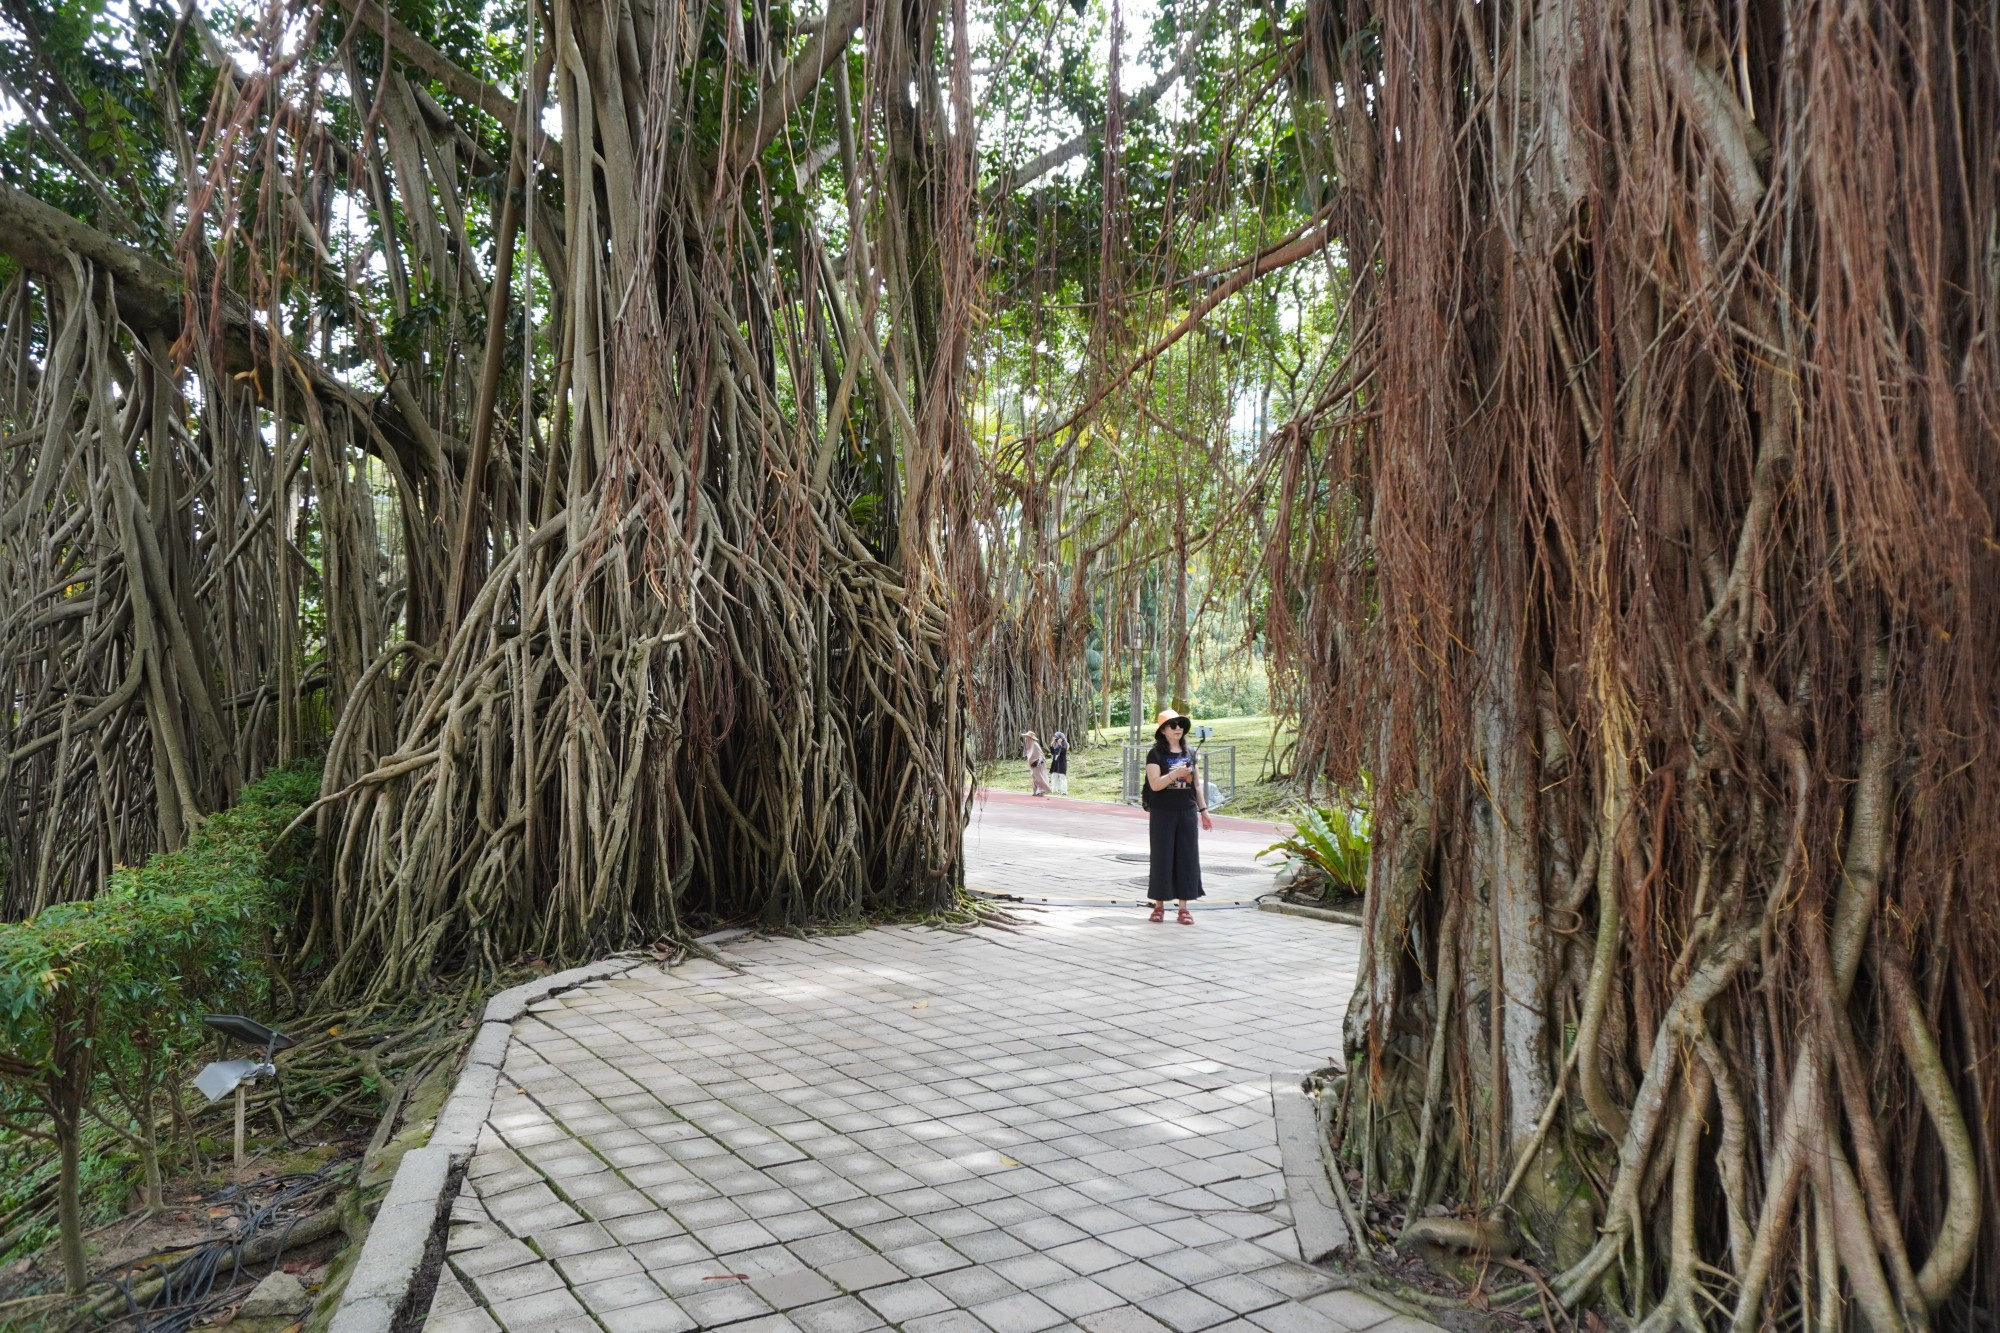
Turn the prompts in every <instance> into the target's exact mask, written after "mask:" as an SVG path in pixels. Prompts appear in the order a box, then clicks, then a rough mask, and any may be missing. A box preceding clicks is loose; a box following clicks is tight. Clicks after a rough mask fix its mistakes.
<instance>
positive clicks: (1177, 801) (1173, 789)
mask: <svg viewBox="0 0 2000 1333" xmlns="http://www.w3.org/2000/svg"><path fill="white" fill-rule="evenodd" d="M1191 755H1192V752H1191V751H1187V750H1183V751H1182V752H1181V753H1179V754H1175V753H1174V752H1173V751H1172V750H1169V749H1168V748H1167V747H1166V746H1165V745H1155V746H1154V747H1153V748H1152V749H1150V750H1148V751H1147V752H1146V762H1147V763H1148V764H1158V765H1159V767H1160V771H1161V772H1162V773H1166V772H1170V771H1172V765H1173V762H1174V760H1176V759H1187V758H1190V757H1191ZM1146 790H1147V800H1146V808H1147V809H1148V810H1192V809H1194V808H1195V799H1194V786H1193V784H1192V783H1189V784H1181V783H1171V784H1169V785H1168V786H1165V787H1162V788H1160V789H1159V790H1158V791H1154V790H1153V789H1152V784H1151V783H1150V782H1149V783H1147V784H1146Z"/></svg>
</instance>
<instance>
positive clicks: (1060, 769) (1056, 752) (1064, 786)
mask: <svg viewBox="0 0 2000 1333" xmlns="http://www.w3.org/2000/svg"><path fill="white" fill-rule="evenodd" d="M1049 785H1051V786H1053V787H1054V788H1055V789H1056V795H1058V796H1067V795H1069V737H1067V736H1065V735H1063V734H1062V733H1061V732H1060V731H1058V732H1057V733H1055V735H1053V736H1051V737H1049Z"/></svg>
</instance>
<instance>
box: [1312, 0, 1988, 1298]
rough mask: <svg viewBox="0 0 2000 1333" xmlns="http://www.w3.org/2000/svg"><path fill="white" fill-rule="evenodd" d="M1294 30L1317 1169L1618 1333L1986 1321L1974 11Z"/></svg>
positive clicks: (1982, 175)
mask: <svg viewBox="0 0 2000 1333" xmlns="http://www.w3.org/2000/svg"><path fill="white" fill-rule="evenodd" d="M1308 37H1309V41H1310V44H1311V57H1312V60H1313V62H1314V66H1315V71H1316V75H1317V77H1318V78H1319V80H1320V91H1321V96H1322V99H1323V103H1324V108H1325V120H1324V124H1323V126H1322V127H1321V128H1320V132H1319V133H1317V134H1316V135H1315V136H1314V139H1313V142H1312V144H1311V149H1312V153H1313V155H1314V156H1315V157H1317V158H1318V159H1320V160H1322V161H1323V162H1324V163H1325V164H1326V169H1327V171H1328V172H1329V174H1330V176H1331V177H1332V181H1333V184H1334V185H1335V186H1336V188H1337V191H1338V204H1337V211H1336V214H1335V223H1336V226H1337V229H1338V232H1339V236H1340V239H1341V242H1342V244H1343V245H1344V247H1345V248H1346V251H1347V254H1348V257H1349V262H1350V264H1351V265H1352V267H1353V273H1352V277H1353V281H1354V283H1355V296H1354V299H1355V303H1356V321H1357V324H1356V334H1355V344H1354V349H1355V350H1354V357H1353V360H1352V362H1351V364H1350V366H1349V368H1348V372H1347V373H1346V375H1345V376H1344V377H1343V378H1342V380H1341V382H1340V383H1339V384H1338V385H1336V386H1335V387H1334V389H1333V390H1332V391H1331V392H1329V393H1328V394H1327V395H1326V397H1325V399H1324V400H1323V402H1322V403H1321V405H1320V407H1319V409H1317V410H1316V411H1315V412H1313V413H1311V414H1308V415H1307V416H1305V417H1303V418H1302V419H1300V420H1299V421H1297V422H1295V423H1293V426H1292V427H1291V428H1290V430H1289V431H1287V432H1285V433H1284V434H1283V436H1282V442H1283V443H1285V444H1286V445H1287V446H1288V455H1287V457H1286V459H1285V464H1284V465H1285V467H1286V468H1287V475H1288V477H1289V478H1290V481H1291V486H1290V495H1289V497H1288V501H1287V507H1286V513H1285V516H1286V518H1287V520H1288V521H1287V522H1286V523H1285V524H1284V532H1283V533H1282V534H1281V546H1280V549H1279V551H1278V552H1277V555H1278V556H1279V557H1280V559H1281V562H1282V563H1283V565H1284V569H1285V574H1286V578H1287V581H1288V583H1289V585H1290V587H1291V588H1292V590H1293V592H1294V597H1293V598H1292V599H1291V600H1290V601H1289V602H1287V603H1286V605H1288V606H1290V607H1292V608H1294V609H1296V610H1297V611H1298V615H1297V617H1296V618H1295V619H1294V620H1293V621H1292V622H1291V624H1290V625H1289V630H1290V637H1291V642H1292V643H1293V645H1294V646H1295V647H1296V648H1297V649H1299V650H1300V656H1301V657H1302V658H1303V659H1304V662H1303V665H1304V667H1305V669H1306V670H1307V671H1308V674H1309V678H1310V680H1311V682H1312V684H1313V687H1314V707H1313V708H1312V709H1311V711H1310V713H1309V718H1310V719H1313V720H1317V721H1319V722H1320V723H1321V724H1322V725H1323V726H1324V727H1325V728H1326V730H1325V732H1324V733H1323V734H1322V736H1321V738H1320V740H1319V744H1318V749H1319V753H1321V754H1323V755H1325V756H1327V757H1328V760H1329V762H1330V764H1331V766H1332V768H1333V769H1334V776H1335V777H1337V778H1339V779H1342V780H1346V781H1358V780H1359V778H1360V776H1361V774H1362V773H1363V772H1364V771H1365V772H1367V773H1368V774H1371V775H1372V777H1373V780H1374V783H1375V790H1376V792H1377V795H1378V798H1379V800H1380V802H1381V809H1380V810H1379V812H1378V819H1377V822H1376V829H1377V837H1378V844H1377V848H1376V857H1375V861H1374V871H1373V879H1372V882H1371V886H1370V893H1369V912H1368V916H1369V921H1368V937H1367V948H1366V963H1365V972H1364V976H1363V978H1362V982H1361V987H1360V990H1359V992H1358V993H1357V996H1356V1004H1355V1007H1354V1009H1353V1011H1352V1013H1351V1015H1350V1019H1349V1025H1350V1026H1349V1033H1348V1053H1349V1072H1348V1075H1347V1081H1346V1084H1345V1116H1344V1119H1343V1128H1342V1139H1341V1144H1340V1148H1341V1151H1342V1152H1343V1153H1344V1155H1345V1156H1346V1157H1347V1159H1348V1160H1349V1161H1350V1162H1351V1163H1352V1164H1354V1165H1355V1166H1357V1167H1359V1168H1360V1170H1361V1172H1362V1175H1363V1177H1364V1179H1365V1180H1366V1181H1367V1182H1368V1187H1369V1188H1370V1189H1374V1190H1387V1191H1390V1192H1392V1193H1394V1194H1397V1195H1399V1196H1401V1197H1402V1198H1404V1199H1406V1200H1407V1203H1408V1208H1409V1210H1410V1213H1411V1215H1412V1216H1416V1215H1418V1214H1420V1213H1421V1212H1422V1210H1423V1208H1424V1207H1425V1206H1426V1205H1428V1204H1430V1203H1432V1202H1433V1201H1436V1200H1439V1199H1441V1198H1446V1197H1451V1198H1457V1199H1463V1200H1468V1201H1471V1202H1472V1203H1474V1204H1475V1205H1477V1206H1478V1208H1479V1209H1480V1210H1481V1211H1482V1213H1483V1215H1484V1216H1485V1217H1486V1219H1487V1220H1488V1221H1490V1222H1494V1223H1497V1224H1499V1225H1502V1226H1505V1227H1507V1228H1509V1229H1511V1230H1513V1231H1514V1232H1515V1233H1516V1234H1518V1235H1519V1237H1520V1238H1521V1239H1522V1240H1523V1241H1524V1242H1525V1243H1526V1244H1527V1245H1528V1246H1529V1247H1530V1248H1532V1249H1534V1250H1536V1251H1539V1252H1540V1253H1542V1254H1544V1255H1547V1256H1549V1257H1551V1258H1553V1259H1554V1260H1555V1261H1556V1262H1557V1263H1558V1264H1559V1265H1560V1267H1561V1269H1562V1272H1561V1276H1560V1277H1559V1278H1558V1279H1557V1280H1556V1281H1555V1284H1554V1289H1555V1292H1556V1294H1557V1295H1558V1296H1559V1297H1560V1298H1561V1299H1562V1300H1563V1301H1564V1302H1565V1303H1566V1304H1569V1305H1572V1306H1575V1305H1578V1304H1581V1303H1585V1302H1588V1301H1592V1300H1595V1299H1598V1298H1600V1297H1602V1298H1608V1299H1610V1300H1611V1301H1613V1302H1614V1304H1616V1305H1619V1306H1623V1307H1625V1308H1626V1309H1628V1310H1629V1311H1630V1312H1631V1313H1632V1314H1633V1315H1634V1316H1638V1317H1643V1319H1644V1326H1646V1327H1649V1328H1658V1327H1667V1326H1673V1325H1679V1326H1681V1327H1686V1328H1691V1329H1692V1328H1708V1327H1719V1326H1722V1325H1725V1324H1726V1325H1728V1326H1730V1327H1734V1328H1738V1329H1754V1328H1759V1327H1766V1326H1775V1327H1802V1326H1811V1327H1820V1328H1828V1327H1837V1326H1848V1325H1853V1326H1860V1325H1865V1326H1867V1327H1872V1328H1878V1329H1895V1328H1919V1327H1925V1326H1931V1325H1935V1326H1940V1327H1947V1326H1948V1327H1961V1328H1962V1327H1972V1326H1977V1325H1979V1323H1980V1322H1981V1321H1982V1320H1984V1319H1987V1318H1990V1316H1991V1312H1992V1311H1993V1310H1994V1309H1996V1308H2000V1227H1996V1225H1995V1219H1994V1218H1993V1216H1992V1212H1993V1200H1994V1199H1996V1198H2000V1178H1996V1169H2000V1141H1996V1136H2000V1117H1996V1115H1995V1111H1994V1108H1995V1106H1996V1105H2000V1051H1997V1050H1996V1047H2000V1010H1996V1007H1995V1002H1994V992H1993V990H1992V986H1991V980H1992V977H1993V975H1994V973H1995V970H1996V968H1997V967H2000V913H1996V911H1995V909H1994V905H1993V904H1994V902H1995V882H1994V874H1995V872H1994V869H1993V866H1994V857H1993V856H1992V855H1991V853H1990V851H1989V850H1987V849H1986V844H1985V838H1986V835H1987V833H1989V832H1990V831H1991V830H1992V829H1994V828H1995V827H1996V823H1995V817H1996V814H2000V770H1996V768H1995V766H1994V765H1993V763H1992V762H1991V757H1990V755H1989V754H1988V753H1987V751H1988V749H1989V748H1990V743H1991V737H1992V736H1993V735H1994V728H1995V723H1996V720H2000V719H1996V711H2000V710H1997V709H1996V706H1997V705H2000V693H1996V692H2000V673H1996V672H1995V671H1994V669H1993V664H1994V662H1995V661H2000V615H1996V614H1995V610H1994V608H1995V607H1996V606H2000V543H1996V541H1995V537H1996V533H1995V529H1994V513H1995V506H1996V504H2000V455H1996V452H1995V450H1994V448H1993V432H1994V428H1995V423H1996V411H1995V409H1996V406H2000V404H1996V398H1995V391H1996V386H2000V378H1996V357H1997V356H2000V350H1996V342H1995V334H1996V328H1995V320H1996V315H2000V299H1996V298H1997V297H2000V293H1996V280H1995V272H1996V261H2000V251H1996V248H1995V245H1996V242H1995V236H1996V234H2000V227H1996V224H2000V197H1997V196H1996V187H2000V45H1996V43H2000V33H1996V31H1995V27H1994V16H1993V13H1992V11H1991V10H1990V8H1988V7H1986V6H1980V5H1967V4H1951V3H1930V2H1928V0H1895V2H1891V0H1885V2H1884V3H1878V4H1869V5H1854V4H1847V3H1829V2H1822V0H1794V2H1793V3H1783V4H1781V3H1775V2H1774V3H1758V2H1756V0H1752V3H1747V4H1742V5H1719V4H1708V3H1697V4H1692V5H1663V4H1653V3H1644V2H1641V3H1631V4H1617V5H1581V4H1571V3H1565V2H1564V0H1552V2H1550V3H1536V4H1516V3H1491V2H1489V3H1485V4H1469V3H1467V4H1436V5H1416V4H1374V3H1364V2H1360V0H1353V2H1350V0H1315V3H1314V5H1313V7H1312V10H1311V18H1310V31H1309V34H1308ZM1308 551H1310V552H1311V554H1312V558H1311V559H1310V560H1309V561H1308V560H1306V559H1303V558H1302V556H1303V555H1304V554H1305V553H1306V552H1308ZM1531 1300H1532V1298H1531Z"/></svg>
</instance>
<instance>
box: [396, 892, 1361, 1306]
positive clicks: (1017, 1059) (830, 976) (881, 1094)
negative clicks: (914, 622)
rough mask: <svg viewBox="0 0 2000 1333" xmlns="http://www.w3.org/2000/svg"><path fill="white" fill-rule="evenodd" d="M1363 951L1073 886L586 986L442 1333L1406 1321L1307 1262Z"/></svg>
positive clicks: (1290, 922) (462, 1236) (525, 1050)
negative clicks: (1310, 1158)
mask: <svg viewBox="0 0 2000 1333" xmlns="http://www.w3.org/2000/svg"><path fill="white" fill-rule="evenodd" d="M1358 950H1359V938H1358V932H1355V931H1352V930H1350V929H1348V928H1346V927H1342V926H1335V925H1326V924H1320V923H1316V922H1308V921H1302V920H1299V919H1296V918H1290V917H1280V916H1274V915H1270V914H1266V913H1259V912H1255V911H1243V910H1234V911H1214V912H1209V913H1206V914H1204V915H1203V916H1202V917H1201V919H1200V922H1199V924H1198V925H1196V926H1194V927H1182V926H1176V925H1171V924H1166V925H1159V926H1154V925H1151V924H1149V923H1147V922H1145V921H1144V919H1143V916H1142V915H1141V914H1140V913H1138V912H1135V911H1132V910H1124V909H1119V910H1113V909H1099V908H1091V907H1087V906H1074V907H1061V908H1050V909H1048V910H1047V911H1044V912H1041V913H1038V914H1035V915H1034V916H1033V918H1032V924H1028V925H1025V926H1022V927H1020V928H1019V929H1018V930H1015V931H996V930H979V931H975V932H972V933H969V934H960V933H954V932H950V931H940V930H931V929H925V928H917V927H897V928H885V929H877V930H871V931H866V932H863V933H860V934H854V935H835V936H821V937H816V938H812V939H805V940H797V939H753V940H747V941H742V942H739V943H738V944H735V945H732V946H730V948H729V949H728V953H727V957H728V958H729V960H730V962H731V963H733V964H735V965H736V967H735V968H731V967H725V966H720V965H717V964H715V963H711V962H705V961H704V962H695V963H691V964H688V965H685V966H683V967H680V968H677V969H674V970H672V971H663V970H660V969H643V970H641V971H637V972H632V973H629V974H627V975H625V976H622V977H619V978H616V979H613V980H610V981H605V982H599V983H595V984H593V985H590V986H588V987H586V988H584V989H581V990H578V991H573V992H570V993H568V994H565V995H562V996H558V997H556V998H555V999H553V1000H550V1001H546V1002H544V1003H542V1004H539V1005H536V1006H535V1007H534V1009H533V1011H532V1012H530V1013H529V1014H528V1015H527V1016H525V1017H524V1018H523V1019H522V1020H521V1021H520V1022H519V1023H518V1024H517V1025H516V1028H515V1041H514V1044H513V1045H512V1047H511V1048H510V1050H509V1053H508V1057H507V1063H506V1068H505V1072H504V1075H503V1077H502V1079H501V1083H500V1092H499V1096H498V1097H497V1098H496V1100H495V1104H494V1107H493V1111H492V1114H491V1116H490V1117H489V1119H488V1122H487V1125H486V1129H485V1132H484V1134H483V1136H482V1138H481V1141H480V1146H479V1150H478V1152H477V1153H476V1154H475V1156H474V1158H473V1161H472V1164H471V1167H470V1169H469V1171H468V1173H467V1177H466V1184H465V1188H464V1192H463V1195H462V1197H461V1198H460V1199H459V1201H458V1204H457V1206H456V1208H455V1211H454V1219H455V1221H454V1226H453V1234H452V1237H451V1241H450V1244H449V1246H448V1258H449V1267H448V1269H447V1272H446V1274H445V1277H444V1280H443V1281H442V1282H441V1283H440V1285H439V1290H438V1296H437V1298H436V1302H435V1304H434V1305H433V1308H432V1311H431V1318H430V1322H429V1325H428V1326H429V1327H430V1328H431V1329H432V1330H444V1331H445V1333H461V1331H462V1333H488V1330H494V1329H500V1330H505V1331H506V1333H570V1331H571V1330H575V1331H576V1333H583V1331H584V1330H597V1331H598V1333H627V1331H628V1330H629V1331H631V1333H638V1331H640V1330H659V1331H660V1333H689V1331H690V1330H694V1329H704V1328H722V1327H728V1328H731V1329H732V1330H734V1333H788V1331H789V1330H803V1333H872V1330H876V1329H881V1328H885V1327H896V1328H900V1329H904V1330H914V1331H916V1333H1044V1331H1045V1330H1051V1329H1083V1330H1087V1331H1088V1333H1160V1331H1161V1330H1166V1331H1168V1333H1208V1330H1219V1329H1222V1328H1223V1327H1224V1326H1231V1327H1237V1328H1245V1329H1253V1330H1283V1331H1285V1333H1289V1330H1293V1329H1301V1330H1303V1329H1313V1330H1319V1329H1329V1330H1339V1329H1361V1328H1368V1327H1376V1326H1380V1325H1383V1324H1385V1323H1387V1322H1388V1321H1389V1319H1390V1318H1391V1312H1390V1311H1389V1310H1386V1309H1383V1308H1382V1307H1380V1306H1378V1305H1375V1304H1374V1303H1373V1302H1371V1301H1368V1300H1366V1298H1364V1297H1362V1296H1361V1295H1359V1294H1358V1293H1356V1292H1352V1291H1342V1290H1335V1283H1334V1281H1333V1280H1332V1279H1331V1278H1329V1277H1328V1276H1327V1275H1325V1274H1323V1273H1321V1272H1320V1271H1318V1270H1316V1269H1312V1268H1309V1267H1307V1266H1305V1265H1302V1264H1300V1263H1298V1262H1297V1256H1298V1252H1299V1251H1298V1242H1297V1240H1296V1237H1295V1236H1294V1234H1293V1232H1292V1228H1291V1226H1290V1221H1291V1219H1290V1214H1289V1211H1288V1208H1287V1206H1286V1203H1285V1200H1284V1195H1283V1180H1282V1177H1281V1174H1280V1171H1279V1159H1278V1153H1277V1148H1276V1139H1275V1135H1274V1130H1273V1126H1272V1108H1271V1099H1270V1093H1269V1075H1270V1074H1271V1073H1272V1072H1274V1071H1280V1070H1292V1069H1305V1068H1312V1067H1317V1066H1320V1065H1323V1064H1325V1063H1326V1062H1327V1061H1328V1058H1329V1057H1330V1056H1331V1055H1333V1054H1334V1052H1335V1050H1336V1048H1337V1046H1338V1042H1339V1015H1340V1014H1341V1013H1342V1012H1343V1011H1344V1009H1345V1007H1346V1003H1347V1000H1348V996H1349V993H1350V991H1351V988H1352V984H1353V977H1354V972H1355V967H1356V963H1357V957H1358ZM738 968H740V970H736V969H738ZM1336 1298H1337V1299H1336ZM1243 1321H1248V1322H1247V1323H1245V1322H1243Z"/></svg>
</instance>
